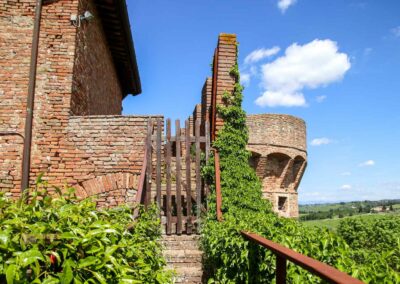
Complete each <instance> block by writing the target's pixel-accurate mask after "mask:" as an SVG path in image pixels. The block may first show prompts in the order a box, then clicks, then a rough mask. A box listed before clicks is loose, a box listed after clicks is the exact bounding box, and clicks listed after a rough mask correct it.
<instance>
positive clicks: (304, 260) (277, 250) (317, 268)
mask: <svg viewBox="0 0 400 284" xmlns="http://www.w3.org/2000/svg"><path fill="white" fill-rule="evenodd" d="M214 159H215V164H214V165H215V191H216V199H217V205H216V207H217V220H218V221H219V222H222V220H223V218H222V210H221V207H222V193H221V172H220V163H219V162H220V159H219V154H218V151H215V155H214ZM241 234H242V236H243V237H244V238H246V239H247V240H249V241H251V242H253V243H255V244H258V245H261V246H263V247H265V248H266V249H268V250H270V251H272V253H274V254H275V256H276V283H277V284H285V283H286V267H287V261H290V262H292V263H294V264H296V265H298V266H301V267H302V268H304V269H306V270H307V271H309V272H311V273H312V274H314V275H316V276H319V277H321V278H322V279H324V280H326V281H328V282H329V283H335V284H362V283H363V282H362V281H360V280H358V279H356V278H353V277H351V276H350V275H348V274H346V273H344V272H341V271H339V270H337V269H336V268H334V267H332V266H329V265H327V264H325V263H322V262H320V261H318V260H315V259H313V258H311V257H308V256H305V255H303V254H301V253H298V252H295V251H294V250H291V249H289V248H287V247H284V246H282V245H280V244H277V243H275V242H273V241H271V240H268V239H266V238H264V237H262V236H260V235H257V234H255V233H251V232H245V231H241Z"/></svg>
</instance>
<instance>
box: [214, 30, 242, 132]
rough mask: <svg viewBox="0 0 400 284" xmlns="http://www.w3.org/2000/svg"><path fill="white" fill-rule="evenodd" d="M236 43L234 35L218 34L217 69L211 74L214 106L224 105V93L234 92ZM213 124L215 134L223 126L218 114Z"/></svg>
mask: <svg viewBox="0 0 400 284" xmlns="http://www.w3.org/2000/svg"><path fill="white" fill-rule="evenodd" d="M236 47H237V41H236V35H234V34H220V35H219V37H218V48H217V50H216V52H217V58H218V62H217V68H216V70H215V68H214V73H213V79H212V80H216V84H215V85H214V86H215V87H216V90H213V96H216V97H215V98H213V100H214V101H215V102H216V104H215V105H214V106H212V107H211V108H214V107H216V105H221V104H224V102H223V100H222V96H223V94H224V93H225V92H228V93H232V92H233V90H234V85H235V83H236V79H235V77H234V76H232V75H231V74H230V73H231V70H232V68H233V67H234V66H235V63H236V57H237V48H236ZM212 121H213V122H212V123H214V124H215V126H214V127H212V129H213V130H214V132H215V133H217V132H218V130H219V129H221V127H222V126H223V124H224V123H223V120H222V119H221V118H220V117H219V115H218V113H217V114H216V117H215V119H214V120H212Z"/></svg>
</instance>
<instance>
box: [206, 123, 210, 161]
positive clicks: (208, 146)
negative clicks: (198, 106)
mask: <svg viewBox="0 0 400 284" xmlns="http://www.w3.org/2000/svg"><path fill="white" fill-rule="evenodd" d="M205 132H206V133H205V136H206V163H207V162H208V159H209V158H210V121H209V120H206V123H205Z"/></svg>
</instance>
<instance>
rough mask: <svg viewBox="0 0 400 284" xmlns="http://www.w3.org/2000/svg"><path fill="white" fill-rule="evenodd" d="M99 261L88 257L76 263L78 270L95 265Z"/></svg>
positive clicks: (93, 257)
mask: <svg viewBox="0 0 400 284" xmlns="http://www.w3.org/2000/svg"><path fill="white" fill-rule="evenodd" d="M98 261H99V259H98V258H97V257H95V256H88V257H86V258H84V259H81V260H80V261H79V263H78V267H79V268H83V267H87V266H90V265H93V264H96V263H97V262H98Z"/></svg>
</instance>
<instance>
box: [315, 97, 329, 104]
mask: <svg viewBox="0 0 400 284" xmlns="http://www.w3.org/2000/svg"><path fill="white" fill-rule="evenodd" d="M326 98H327V96H317V97H316V98H315V100H316V101H317V103H322V102H323V101H325V100H326Z"/></svg>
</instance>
